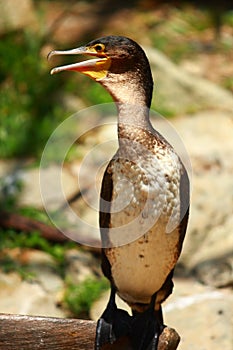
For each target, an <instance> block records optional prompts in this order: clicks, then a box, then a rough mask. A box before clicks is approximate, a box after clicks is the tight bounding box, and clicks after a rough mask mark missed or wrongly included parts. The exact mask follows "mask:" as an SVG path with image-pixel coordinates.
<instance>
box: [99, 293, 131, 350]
mask: <svg viewBox="0 0 233 350" xmlns="http://www.w3.org/2000/svg"><path fill="white" fill-rule="evenodd" d="M115 294H116V291H115V289H114V288H112V290H111V295H110V299H109V302H108V305H107V308H106V310H105V311H104V313H103V315H102V316H101V317H100V319H99V320H98V323H97V328H96V338H95V350H100V349H101V347H102V346H103V345H104V344H107V343H110V344H113V343H114V342H115V341H116V340H117V339H119V338H121V337H123V336H127V335H128V334H129V333H130V329H131V322H132V317H131V316H130V315H129V314H128V313H127V312H126V311H124V310H121V309H117V306H116V303H115Z"/></svg>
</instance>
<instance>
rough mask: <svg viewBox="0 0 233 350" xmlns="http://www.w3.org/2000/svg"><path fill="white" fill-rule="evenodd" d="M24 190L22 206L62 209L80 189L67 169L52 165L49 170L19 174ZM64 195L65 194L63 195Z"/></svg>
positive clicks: (33, 170)
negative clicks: (67, 200)
mask: <svg viewBox="0 0 233 350" xmlns="http://www.w3.org/2000/svg"><path fill="white" fill-rule="evenodd" d="M19 179H20V180H21V181H22V183H23V190H22V192H21V195H20V198H19V205H21V206H30V205H32V206H35V207H37V208H43V207H44V204H45V209H46V205H48V210H52V208H60V207H61V208H62V207H63V206H64V205H65V204H66V201H65V199H68V198H69V197H72V195H73V194H74V193H76V191H77V189H78V185H77V179H75V178H74V177H73V176H72V175H71V174H70V172H69V171H67V169H66V168H65V167H62V168H61V167H59V166H57V165H51V166H49V167H48V168H42V167H41V168H40V169H38V168H34V169H24V170H21V171H20V172H19ZM63 193H64V194H63Z"/></svg>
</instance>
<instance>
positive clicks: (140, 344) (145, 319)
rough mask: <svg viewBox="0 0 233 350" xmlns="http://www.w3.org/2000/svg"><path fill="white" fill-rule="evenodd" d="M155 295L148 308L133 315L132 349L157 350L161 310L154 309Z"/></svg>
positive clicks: (161, 323) (160, 328)
mask: <svg viewBox="0 0 233 350" xmlns="http://www.w3.org/2000/svg"><path fill="white" fill-rule="evenodd" d="M155 301H156V295H154V296H153V297H152V299H151V304H150V306H149V308H148V309H147V310H146V311H145V312H143V313H137V314H135V315H134V318H133V321H132V330H131V336H130V338H131V341H132V345H133V349H134V350H157V348H158V341H159V336H160V334H161V333H162V331H163V328H164V325H163V317H162V310H161V309H160V310H159V311H155V310H154V306H155Z"/></svg>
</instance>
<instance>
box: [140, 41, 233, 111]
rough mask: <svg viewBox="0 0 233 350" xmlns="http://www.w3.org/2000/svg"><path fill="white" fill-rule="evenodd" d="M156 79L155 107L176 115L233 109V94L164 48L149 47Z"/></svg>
mask: <svg viewBox="0 0 233 350" xmlns="http://www.w3.org/2000/svg"><path fill="white" fill-rule="evenodd" d="M145 51H146V53H147V55H148V58H149V61H150V64H151V68H152V72H153V76H154V80H155V89H154V94H155V96H154V99H153V100H154V102H153V108H155V110H156V109H157V108H158V110H159V111H161V112H162V111H164V114H165V115H166V112H167V113H168V112H171V113H172V114H173V115H174V114H175V115H176V114H182V113H190V112H195V111H201V110H204V109H209V108H217V109H221V110H228V111H233V96H232V94H231V93H230V92H229V91H227V90H224V89H223V88H221V87H219V86H217V85H216V84H214V83H212V82H210V81H209V80H207V79H203V78H200V77H197V76H196V75H194V74H191V73H188V72H187V71H186V70H185V69H183V68H182V67H179V66H178V65H176V64H175V63H173V62H172V61H171V60H170V59H169V58H168V57H167V56H166V55H164V54H163V53H162V52H160V51H158V50H156V49H152V48H148V47H146V48H145Z"/></svg>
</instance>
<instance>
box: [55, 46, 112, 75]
mask: <svg viewBox="0 0 233 350" xmlns="http://www.w3.org/2000/svg"><path fill="white" fill-rule="evenodd" d="M60 55H89V56H90V55H91V56H95V57H96V58H93V59H90V60H86V61H81V62H77V63H73V64H68V65H65V66H60V67H55V68H53V69H52V70H51V72H50V74H55V73H59V72H62V71H76V72H81V73H83V74H85V75H88V76H90V77H91V78H93V79H95V80H101V79H103V78H104V77H106V75H107V73H108V69H109V67H110V65H111V59H110V58H109V57H107V56H103V55H102V56H98V54H97V53H96V52H93V51H91V50H90V49H88V48H86V47H85V46H82V47H79V48H76V49H72V50H66V51H51V52H50V53H49V54H48V60H49V59H50V58H51V57H52V56H60Z"/></svg>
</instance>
